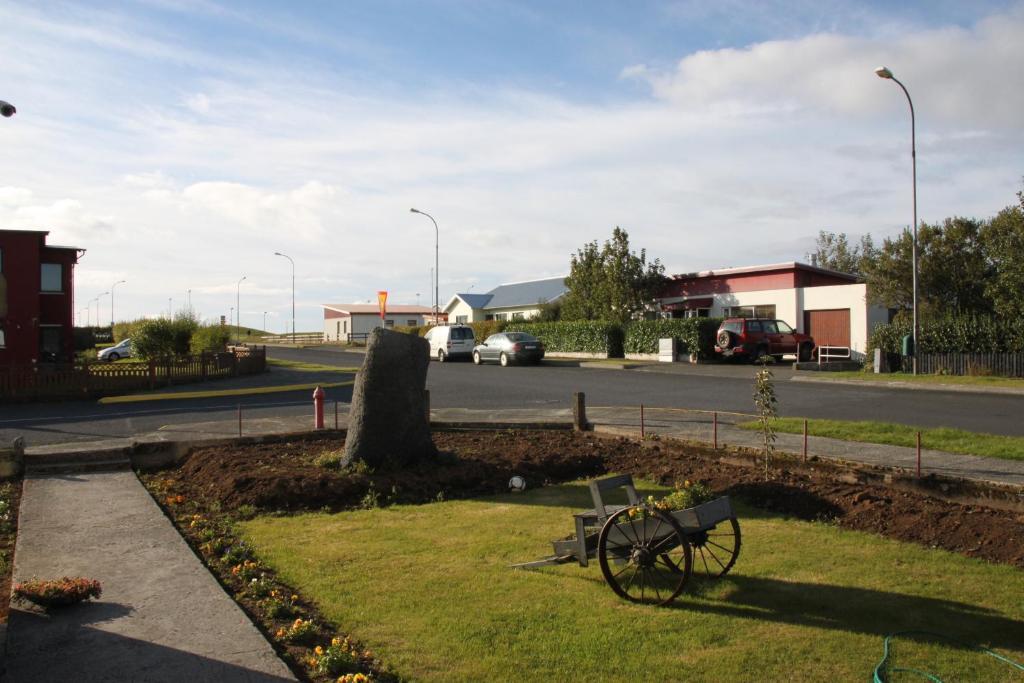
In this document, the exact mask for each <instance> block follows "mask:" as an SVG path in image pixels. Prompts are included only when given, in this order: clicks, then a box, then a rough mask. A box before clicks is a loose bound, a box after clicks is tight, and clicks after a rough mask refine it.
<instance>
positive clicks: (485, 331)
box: [468, 320, 507, 344]
mask: <svg viewBox="0 0 1024 683" xmlns="http://www.w3.org/2000/svg"><path fill="white" fill-rule="evenodd" d="M468 324H469V326H470V327H471V328H473V337H474V338H475V339H476V343H477V344H482V343H483V342H484V340H485V339H487V338H488V337H490V336H491V335H492V334H497V333H498V332H504V331H505V329H506V326H507V323H506V322H505V321H504V320H485V321H482V322H475V323H468Z"/></svg>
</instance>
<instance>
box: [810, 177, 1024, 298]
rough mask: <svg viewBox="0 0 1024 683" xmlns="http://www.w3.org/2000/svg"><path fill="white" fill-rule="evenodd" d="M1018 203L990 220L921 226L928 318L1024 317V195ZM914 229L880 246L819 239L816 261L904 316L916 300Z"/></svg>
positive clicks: (867, 240)
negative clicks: (858, 280)
mask: <svg viewBox="0 0 1024 683" xmlns="http://www.w3.org/2000/svg"><path fill="white" fill-rule="evenodd" d="M1017 200H1018V203H1017V204H1016V205H1012V206H1007V207H1006V208H1004V209H1003V210H1002V211H1000V212H999V213H998V214H996V215H995V217H993V218H991V219H986V220H980V219H977V218H964V217H959V216H957V217H953V218H947V219H945V220H944V221H942V222H941V223H934V224H928V223H921V225H920V226H919V227H918V233H917V248H918V297H919V306H920V311H921V314H922V316H926V317H930V318H937V317H942V316H950V315H952V316H959V315H966V314H971V315H996V316H1016V317H1021V316H1024V296H1022V293H1024V191H1021V192H1018V193H1017ZM912 244H913V236H912V233H911V231H910V229H909V228H908V229H906V230H904V231H903V232H902V233H900V234H899V235H897V236H896V237H890V238H886V239H885V240H884V241H883V242H882V244H881V246H879V247H876V246H875V244H874V241H873V240H872V238H871V235H870V233H869V234H867V235H865V236H864V237H862V238H861V239H860V241H859V242H857V243H854V244H851V242H850V240H849V238H848V237H847V235H845V234H844V233H838V234H837V233H832V232H826V231H822V232H820V233H819V234H818V240H817V249H816V252H815V255H814V261H815V262H816V263H817V264H818V265H819V266H821V267H823V268H830V269H833V270H838V271H841V272H845V273H852V274H854V275H858V276H860V277H862V278H863V279H864V281H865V282H866V283H867V285H868V299H869V301H870V302H871V303H874V304H880V305H883V306H886V307H888V308H893V309H897V310H909V309H910V308H911V303H912V300H913V284H912V283H913V277H912V266H911V254H912Z"/></svg>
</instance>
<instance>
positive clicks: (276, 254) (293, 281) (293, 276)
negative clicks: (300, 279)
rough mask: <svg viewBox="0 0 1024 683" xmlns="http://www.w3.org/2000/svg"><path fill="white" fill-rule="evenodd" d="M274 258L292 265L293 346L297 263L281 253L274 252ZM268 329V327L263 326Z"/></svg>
mask: <svg viewBox="0 0 1024 683" xmlns="http://www.w3.org/2000/svg"><path fill="white" fill-rule="evenodd" d="M274 256H283V257H284V258H286V259H288V260H289V261H291V264H292V344H294V343H295V261H294V260H293V259H292V257H291V256H289V255H288V254H282V253H281V252H279V251H275V252H274ZM263 328H264V329H266V325H264V326H263Z"/></svg>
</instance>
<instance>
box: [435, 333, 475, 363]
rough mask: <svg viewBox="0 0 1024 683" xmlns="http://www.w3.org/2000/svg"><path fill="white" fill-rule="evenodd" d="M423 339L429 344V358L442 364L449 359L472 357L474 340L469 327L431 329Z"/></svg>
mask: <svg viewBox="0 0 1024 683" xmlns="http://www.w3.org/2000/svg"><path fill="white" fill-rule="evenodd" d="M423 338H424V339H426V340H427V341H428V342H430V357H431V358H436V359H437V360H438V361H439V362H441V363H443V362H445V361H446V360H448V359H449V358H459V357H463V358H469V357H470V356H472V355H473V346H474V344H475V342H476V339H475V338H474V336H473V328H472V327H470V326H469V325H440V326H438V327H432V328H431V329H429V330H428V331H427V333H426V334H425V335H423Z"/></svg>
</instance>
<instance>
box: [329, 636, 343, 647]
mask: <svg viewBox="0 0 1024 683" xmlns="http://www.w3.org/2000/svg"><path fill="white" fill-rule="evenodd" d="M339 645H341V638H331V647H338V646H339Z"/></svg>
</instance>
